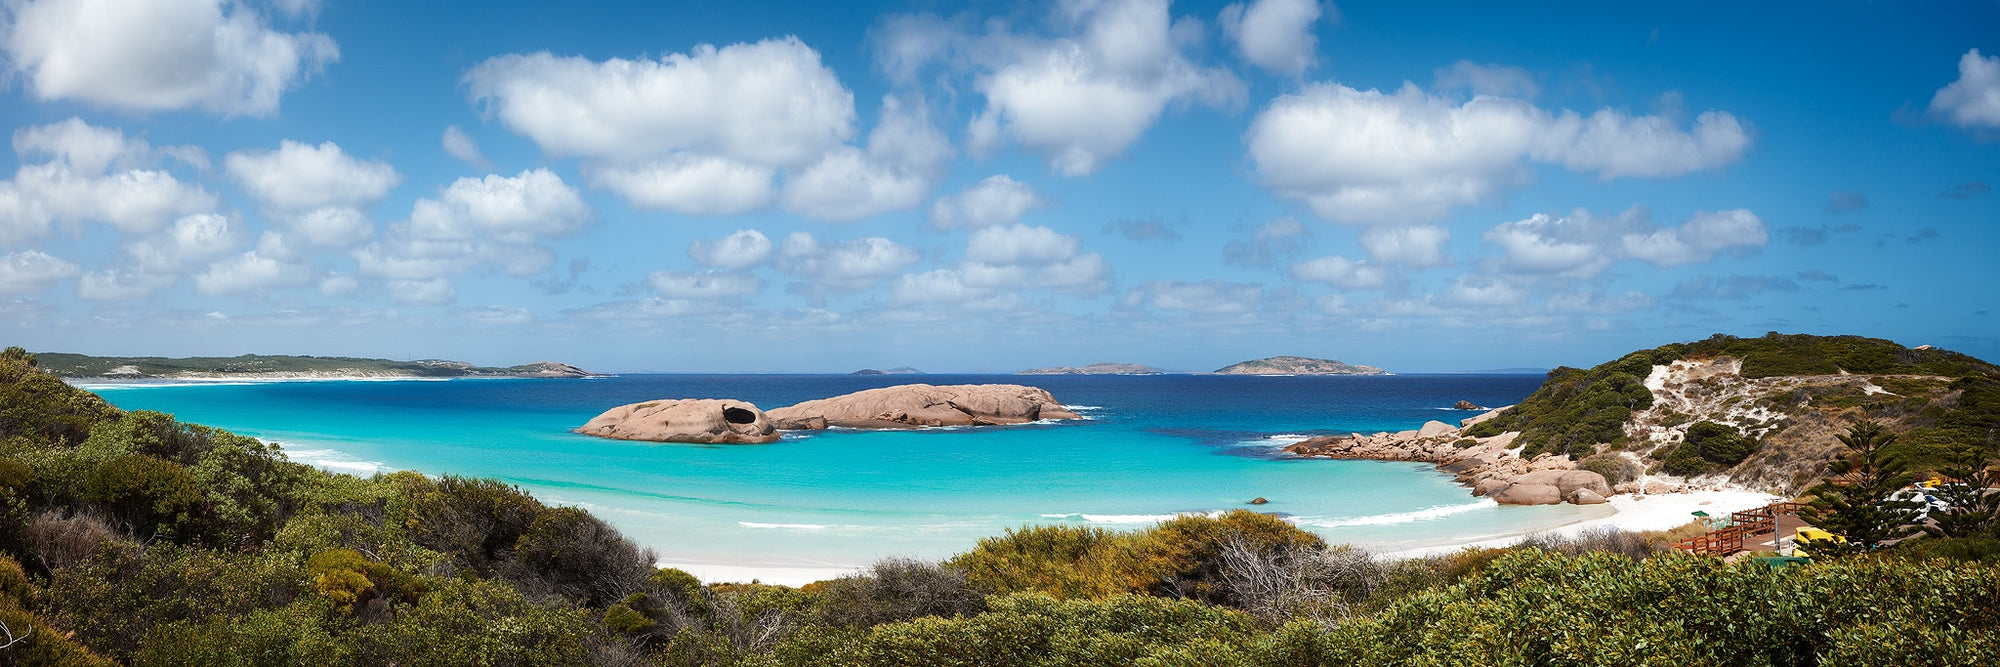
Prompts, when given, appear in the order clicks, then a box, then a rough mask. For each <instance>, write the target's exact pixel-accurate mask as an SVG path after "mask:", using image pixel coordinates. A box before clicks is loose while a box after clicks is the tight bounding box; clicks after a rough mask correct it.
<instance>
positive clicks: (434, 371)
mask: <svg viewBox="0 0 2000 667" xmlns="http://www.w3.org/2000/svg"><path fill="white" fill-rule="evenodd" d="M35 359H36V360H37V361H38V362H39V363H40V364H41V367H42V368H45V369H48V371H49V372H51V373H54V374H56V375H58V376H62V377H66V378H88V379H101V380H321V379H325V380H337V379H395V378H470V377H482V378H584V377H597V374H596V373H592V372H590V371H586V370H583V369H581V368H577V367H575V366H571V365H569V364H564V363H557V362H553V361H537V362H534V363H529V364H522V365H519V366H507V367H502V368H496V367H489V366H474V365H472V364H469V363H466V362H463V361H447V360H443V359H420V360H416V361H395V360H392V359H364V358H359V357H311V356H292V355H264V354H246V355H242V356H237V357H180V358H170V357H93V356H90V355H84V354H65V353H60V352H39V353H36V354H35Z"/></svg>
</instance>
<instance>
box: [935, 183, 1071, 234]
mask: <svg viewBox="0 0 2000 667" xmlns="http://www.w3.org/2000/svg"><path fill="white" fill-rule="evenodd" d="M1043 205H1044V202H1043V201H1042V198H1041V197H1040V196H1038V195H1036V194H1035V190H1034V188H1031V187H1028V184H1026V183H1022V182H1020V181H1017V180H1014V179H1013V178H1012V177H1009V176H1007V175H1005V174H995V175H992V176H988V177H986V178H985V179H983V180H981V181H979V182H978V183H977V184H974V185H973V186H972V187H970V188H966V189H965V191H963V192H959V193H957V194H953V195H948V196H944V197H939V198H938V200H937V201H935V202H932V203H931V213H930V219H931V224H933V225H936V226H937V227H938V228H939V229H951V228H954V227H966V228H976V227H990V226H993V225H1005V224H1011V223H1014V222H1016V221H1019V220H1020V219H1021V216H1023V215H1026V214H1027V213H1028V211H1032V210H1034V209H1037V208H1041V207H1042V206H1043Z"/></svg>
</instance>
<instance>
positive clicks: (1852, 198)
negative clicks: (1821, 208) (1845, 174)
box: [1826, 190, 1868, 213]
mask: <svg viewBox="0 0 2000 667" xmlns="http://www.w3.org/2000/svg"><path fill="white" fill-rule="evenodd" d="M1864 208H1868V198H1867V197H1865V196H1863V195H1862V194H1861V193H1859V192H1849V191H1846V190H1835V191H1833V192H1829V193H1827V195H1826V211H1827V212H1828V213H1853V212H1855V211H1859V210H1861V209H1864Z"/></svg>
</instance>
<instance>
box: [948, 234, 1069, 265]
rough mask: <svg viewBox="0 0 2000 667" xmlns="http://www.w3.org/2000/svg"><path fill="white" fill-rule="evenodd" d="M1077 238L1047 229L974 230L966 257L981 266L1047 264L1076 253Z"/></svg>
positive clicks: (968, 243) (967, 243)
mask: <svg viewBox="0 0 2000 667" xmlns="http://www.w3.org/2000/svg"><path fill="white" fill-rule="evenodd" d="M1077 245H1078V242H1077V239H1076V237H1074V236H1069V235H1067V234H1062V233H1059V232H1057V231H1055V230H1053V229H1049V228H1047V227H1031V226H1028V225H1009V226H1006V227H987V228H984V229H980V230H977V231H974V232H973V233H972V238H971V239H970V240H968V241H967V242H966V244H965V258H966V259H967V260H968V261H973V262H979V263H981V264H1047V263H1051V262H1058V261H1062V260H1065V259H1068V258H1070V257H1071V256H1073V255H1075V254H1076V249H1077Z"/></svg>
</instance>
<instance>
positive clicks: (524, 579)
mask: <svg viewBox="0 0 2000 667" xmlns="http://www.w3.org/2000/svg"><path fill="white" fill-rule="evenodd" d="M1970 460H1971V459H1968V461H1970ZM1983 463H1984V459H1980V460H1979V461H1976V462H1974V463H1973V464H1974V465H1983ZM1973 504H1976V503H1973ZM1968 506H1971V505H1968ZM1994 523H1995V522H1994V521H1992V520H1991V517H1990V516H1987V517H1986V518H1985V519H1982V520H1976V521H1975V520H1965V521H1959V522H1957V523H1955V524H1953V525H1954V526H1956V528H1955V529H1954V530H1956V531H1957V532H1956V533H1954V534H1953V535H1951V536H1949V537H1929V538H1919V539H1916V540H1913V541H1910V542H1907V543H1906V544H1905V545H1899V546H1897V547H1895V548H1893V549H1889V550H1887V551H1883V552H1878V553H1866V554H1858V555H1854V556H1851V557H1847V558H1845V559H1841V560H1836V561H1832V562H1824V563H1815V564H1812V565H1810V566H1806V567H1796V568H1790V569H1785V570H1778V571H1773V570H1770V569H1768V568H1765V567H1764V566H1762V565H1757V564H1755V563H1754V562H1751V563H1741V564H1737V565H1724V564H1723V563H1721V562H1720V561H1717V560H1713V559H1707V558H1694V557H1688V556H1682V555H1678V554H1671V553H1664V554H1663V553H1661V552H1660V549H1661V548H1662V546H1661V545H1662V544H1663V543H1665V542H1666V540H1667V539H1668V537H1669V536H1664V535H1649V534H1633V533H1616V532H1599V533H1590V534H1586V535H1583V536H1580V537H1577V538H1553V537H1542V538H1537V539H1534V540H1530V541H1529V542H1528V543H1525V544H1524V545H1522V546H1520V547H1517V548H1515V549H1509V550H1499V549H1468V550H1464V551H1460V552H1456V553H1451V554H1446V555H1442V556H1437V557H1432V558H1415V559H1403V560H1381V559H1377V558H1373V557H1370V556H1369V555H1368V554H1366V553H1363V552H1360V551H1357V550H1354V549H1352V548H1349V547H1346V546H1340V545H1328V544H1326V543H1325V542H1324V541H1322V540H1321V539H1320V538H1318V537H1316V536H1314V535H1312V534H1310V533H1306V532H1303V531H1300V530H1298V529H1297V528H1295V527H1293V526H1292V525H1290V524H1289V523H1287V522H1285V521H1283V520H1281V519H1278V518H1276V517H1272V516H1268V515H1263V514H1256V513H1252V512H1247V511H1237V512H1230V513H1225V514H1221V515H1216V516H1186V517H1181V518H1177V519H1174V520H1171V521H1167V522H1164V523H1162V524H1159V525H1157V526H1154V527H1152V528H1148V529H1145V530H1139V531H1132V532H1113V531H1105V530H1100V529H1095V528H1089V527H1075V526H1041V527H1022V528H1020V529H1018V530H1012V531H1008V532H1007V533H1006V534H1004V535H1000V536H996V537H993V538H989V539H986V540H982V541H981V542H980V543H979V544H978V545H977V546H975V547H974V548H972V549H971V550H969V551H967V552H965V553H963V554H960V555H959V556H957V557H955V558H952V559H950V560H947V561H943V562H927V561H916V560H889V561H883V562H880V563H877V564H876V565H874V566H873V567H871V568H868V569H865V570H863V571H861V572H857V573H856V574H854V575H851V576H848V577H843V578H840V579H834V580H831V581H824V582H820V583H816V584H812V585H809V586H805V587H801V588H790V587H783V586H770V585H759V584H704V583H703V582H700V581H698V580H697V579H696V578H695V577H693V576H690V575H689V574H687V573H685V572H682V571H679V570H674V569H656V568H655V567H653V565H652V561H653V557H652V554H650V553H648V552H647V551H645V550H644V549H641V548H639V547H637V546H636V545H634V544H632V543H631V542H629V541H628V540H626V539H624V538H623V537H622V536H620V535H619V534H618V533H617V531H615V530H613V529H612V528H610V527H609V526H607V525H605V524H604V523H603V522H602V521H600V520H598V519H596V518H595V517H593V516H591V515H589V514H588V513H586V512H583V511H580V510H577V509H574V508H565V507H549V506H547V505H544V504H542V503H540V502H539V501H536V500H535V499H534V498H532V497H530V496H528V495H527V494H525V493H523V492H522V491H520V490H519V489H516V488H513V487H511V486H508V485H505V484H501V483H497V482H493V481H490V480H477V479H463V478H456V477H449V476H446V477H441V478H432V477H425V476H422V475H418V474H414V473H407V472H405V473H395V474H387V475H378V476H375V477H372V478H366V479H363V478H357V477H353V476H348V475H339V474H332V473H327V472H324V471H321V470H317V469H313V468H310V467H307V466H303V465H299V464H295V463H292V462H290V461H287V460H286V459H285V457H284V456H283V454H282V453H281V452H278V451H276V450H274V449H273V448H271V447H268V446H266V445H264V444H263V443H260V442H258V441H256V440H254V439H250V438H244V437H240V436H236V435H233V434H230V433H227V432H225V431H220V430H216V429H210V428H206V427H201V426H195V425H190V424H182V423H179V422H176V421H174V420H173V419H172V418H171V417H170V416H167V415H161V414H156V413H148V412H130V413H127V412H122V411H119V410H116V409H113V408H111V407H110V406H108V405H105V404H104V403H103V401H101V400H99V399H97V398H96V397H95V396H92V395H90V394H88V393H86V392H82V391H78V390H75V389H72V388H70V387H68V386H66V385H64V384H62V383H60V382H58V381H56V380H55V379H54V378H53V377H50V376H48V375H47V374H44V373H40V372H38V371H37V370H36V369H35V368H34V367H33V360H32V358H31V357H29V356H28V355H25V354H23V353H20V352H19V351H18V350H10V351H8V352H6V353H0V630H4V635H5V636H0V643H5V642H7V641H9V640H15V639H18V641H14V642H13V643H11V644H5V645H4V646H0V664H16V665H109V664H131V665H310V666H312V667H337V666H342V665H386V664H397V665H616V666H638V665H718V666H719V665H744V666H751V665H770V666H780V665H783V666H790V665H800V666H803V665H1154V666H1168V665H1243V666H1272V667H1276V666H1280V665H1283V666H1299V665H1351V664H1358V665H1376V664H1380V665H1391V664H1397V665H1401V664H1439V665H1441V664H1520V665H1527V664H1545V665H1598V664H1602V665H1627V664H1663V665H1664V664H1674V665H1681V664H1690V665H1735V664H1766V665H1795V664H1797V665H1803V664H1860V665H1869V664H1911V663H1930V664H1975V663H1980V662H1991V661H1992V660H1993V659H1994V658H1995V657H1996V656H2000V565H1995V564H1993V562H1994V561H1995V560H2000V546H1996V545H2000V536H1996V535H1994V534H1993V526H1994ZM689 539H695V536H690V538H689Z"/></svg>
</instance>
